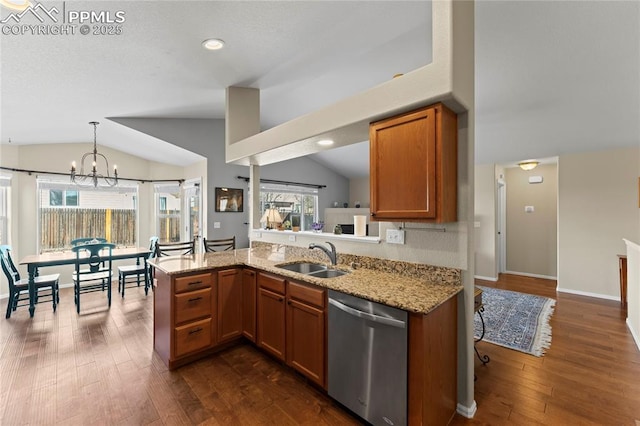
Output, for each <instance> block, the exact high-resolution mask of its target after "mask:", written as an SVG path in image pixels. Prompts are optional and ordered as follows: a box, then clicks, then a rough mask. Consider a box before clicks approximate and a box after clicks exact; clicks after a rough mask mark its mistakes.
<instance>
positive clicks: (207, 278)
mask: <svg viewBox="0 0 640 426" xmlns="http://www.w3.org/2000/svg"><path fill="white" fill-rule="evenodd" d="M211 283H212V278H211V274H200V275H188V276H186V277H180V278H176V286H175V292H176V293H183V292H185V291H193V290H199V289H201V288H206V287H211Z"/></svg>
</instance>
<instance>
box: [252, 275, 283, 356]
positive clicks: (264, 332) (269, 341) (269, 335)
mask: <svg viewBox="0 0 640 426" xmlns="http://www.w3.org/2000/svg"><path fill="white" fill-rule="evenodd" d="M285 291H286V280H285V279H284V278H280V277H277V276H274V275H270V274H264V273H262V272H260V273H258V318H257V323H258V335H257V341H256V344H257V345H258V347H259V348H262V349H263V350H264V351H266V352H268V353H270V354H271V355H273V356H274V357H276V358H277V359H279V360H281V361H284V360H285V356H286V355H285V350H286V348H285V336H286V333H285V326H286V325H285V303H284V299H285Z"/></svg>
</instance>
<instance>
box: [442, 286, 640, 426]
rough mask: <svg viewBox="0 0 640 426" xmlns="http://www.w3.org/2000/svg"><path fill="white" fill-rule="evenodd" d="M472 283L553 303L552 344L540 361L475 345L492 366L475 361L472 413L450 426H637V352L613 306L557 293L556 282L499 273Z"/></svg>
mask: <svg viewBox="0 0 640 426" xmlns="http://www.w3.org/2000/svg"><path fill="white" fill-rule="evenodd" d="M476 283H477V284H479V285H484V286H488V287H496V288H501V289H505V290H513V291H520V292H524V293H531V294H537V295H540V296H545V297H551V298H553V299H556V307H555V310H554V314H553V316H552V317H551V321H550V325H551V328H552V341H551V347H550V348H549V350H547V352H546V354H545V355H544V356H543V357H533V356H530V355H526V354H522V353H520V352H517V351H513V350H510V349H507V348H503V347H500V346H497V345H492V344H489V343H486V342H480V343H479V344H478V348H479V349H481V353H483V354H486V355H488V356H489V357H490V358H491V361H490V362H489V363H488V364H487V365H482V364H481V363H480V362H479V361H478V360H477V359H476V360H474V361H475V365H476V375H477V381H476V382H475V399H476V403H477V405H478V410H477V412H476V415H475V417H474V418H473V419H465V418H464V417H462V416H460V415H456V417H455V418H454V420H453V422H452V423H453V424H455V425H462V424H474V425H478V424H492V425H493V424H518V425H520V424H527V425H528V424H545V425H556V424H557V425H573V424H581V425H609V424H629V425H637V424H638V423H637V420H636V419H640V384H638V376H639V374H640V369H639V368H640V351H638V348H637V347H636V346H635V343H634V341H633V337H632V336H631V333H630V332H629V330H628V328H627V326H626V324H625V316H624V313H623V311H622V309H621V306H620V304H619V303H617V302H615V301H611V300H602V299H595V298H590V297H585V296H578V295H573V294H567V293H556V291H555V288H556V282H555V281H554V280H543V279H537V278H531V277H519V276H516V275H508V274H502V275H500V279H499V280H498V281H497V282H495V283H493V282H489V281H482V280H476ZM520 365H522V366H523V367H522V368H519V366H520Z"/></svg>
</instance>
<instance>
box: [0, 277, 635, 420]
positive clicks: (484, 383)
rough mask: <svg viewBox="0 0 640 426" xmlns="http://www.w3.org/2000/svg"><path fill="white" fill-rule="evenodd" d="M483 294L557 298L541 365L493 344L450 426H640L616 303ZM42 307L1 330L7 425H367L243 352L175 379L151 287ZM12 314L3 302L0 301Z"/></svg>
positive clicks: (544, 284)
mask: <svg viewBox="0 0 640 426" xmlns="http://www.w3.org/2000/svg"><path fill="white" fill-rule="evenodd" d="M478 284H481V285H486V286H494V287H499V288H506V289H509V290H516V291H523V292H529V293H535V294H540V295H543V296H548V297H553V298H555V299H556V300H557V305H556V308H555V313H554V314H553V317H552V319H551V326H552V328H553V339H552V344H551V348H550V349H549V350H548V351H547V354H546V355H545V356H544V357H540V358H537V357H533V356H530V355H526V354H522V353H520V352H516V351H512V350H509V349H505V348H502V347H499V346H496V345H492V344H489V343H486V342H481V343H479V349H480V350H481V351H482V352H483V353H486V354H488V355H489V356H490V357H491V362H490V363H489V364H487V365H486V366H482V365H481V364H480V362H479V361H477V360H476V373H477V376H478V380H477V382H476V395H475V399H476V402H477V403H478V411H477V413H476V417H475V418H474V419H472V420H468V419H464V418H463V417H461V416H456V417H455V418H454V420H453V424H456V425H459V424H486V425H501V424H517V425H525V424H526V425H528V424H547V425H556V424H557V425H568V424H572V425H574V424H600V425H603V424H604V425H609V424H611V425H614V424H615V425H623V424H629V425H634V424H635V425H638V424H640V423H638V420H636V419H640V380H639V377H640V354H639V352H638V349H637V348H636V346H635V344H634V343H633V339H632V337H631V335H630V333H629V331H628V330H627V328H626V324H625V322H624V317H623V315H622V313H621V310H620V306H619V304H618V303H616V302H613V301H605V300H598V299H592V298H588V297H581V296H575V295H569V294H564V293H559V294H556V293H555V290H554V289H555V281H548V280H540V279H533V278H524V277H517V276H508V275H505V276H502V277H501V279H500V280H499V281H498V282H497V283H492V282H484V281H478ZM61 293H62V294H61V304H60V305H59V308H58V312H57V313H55V314H54V313H53V312H52V309H51V305H50V303H42V304H39V305H38V307H37V310H36V315H35V317H34V318H33V319H29V314H28V310H27V309H26V308H22V309H19V310H18V311H16V312H15V313H14V314H13V315H12V317H11V319H9V320H1V321H0V351H1V352H0V424H2V425H22V424H30V425H50V424H69V425H87V424H110V425H112V424H115V425H146V424H154V425H180V424H189V425H191V424H203V425H255V424H277V425H288V424H291V425H296V424H306V425H322V424H329V425H343V424H345V425H348V424H360V422H359V421H358V420H357V419H356V418H354V417H352V416H351V415H349V414H348V413H347V412H345V411H344V410H343V409H341V408H340V407H339V406H338V405H337V404H335V403H334V402H332V401H331V400H330V399H329V398H328V397H327V396H326V395H324V394H323V393H322V392H320V391H318V390H317V389H316V388H315V387H313V386H312V385H309V384H308V383H307V382H306V381H305V380H304V379H303V378H302V377H301V376H299V375H298V374H296V373H293V372H292V371H291V370H289V369H288V368H286V367H284V366H282V365H281V364H280V363H279V362H276V361H274V360H273V359H271V358H270V357H268V356H266V355H263V354H262V353H261V352H260V351H258V350H256V349H255V348H253V347H252V346H251V345H249V344H240V345H238V346H235V347H233V348H230V349H228V350H226V351H223V352H220V353H218V354H216V355H214V356H211V357H209V358H207V359H204V360H201V361H198V362H196V363H193V364H190V365H188V366H185V367H183V368H180V369H178V370H176V371H173V372H170V371H168V370H167V369H166V367H165V366H164V364H163V363H162V361H160V359H159V358H158V357H157V356H156V355H155V354H154V352H153V350H152V347H153V329H152V322H153V310H152V305H153V299H152V296H151V295H149V296H148V297H145V296H144V291H143V290H142V289H136V288H131V289H127V293H126V298H125V299H122V298H120V297H119V296H118V295H117V294H116V292H115V291H114V293H113V305H112V307H111V309H110V310H107V303H106V299H105V298H104V295H102V294H100V293H93V294H88V295H83V296H82V297H83V299H82V313H81V315H77V314H76V313H75V309H74V304H73V293H72V291H71V289H63V290H62V292H61ZM2 302H3V303H2V308H3V309H4V308H5V306H6V305H5V304H4V303H6V299H5V300H3V301H2Z"/></svg>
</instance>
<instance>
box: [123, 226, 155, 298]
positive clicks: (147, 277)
mask: <svg viewBox="0 0 640 426" xmlns="http://www.w3.org/2000/svg"><path fill="white" fill-rule="evenodd" d="M157 242H158V237H151V238H149V254H148V255H147V257H146V258H145V259H144V262H143V263H141V264H136V265H126V266H118V292H119V293H120V294H121V295H122V297H124V289H125V287H126V284H127V277H130V276H134V275H135V276H136V281H131V283H134V282H135V283H137V284H138V287H140V277H142V276H144V294H145V296H146V295H147V294H149V288H150V287H151V271H150V270H149V269H150V267H149V264H148V263H147V261H148V260H151V259H153V258H154V257H155V256H156V243H157Z"/></svg>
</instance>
